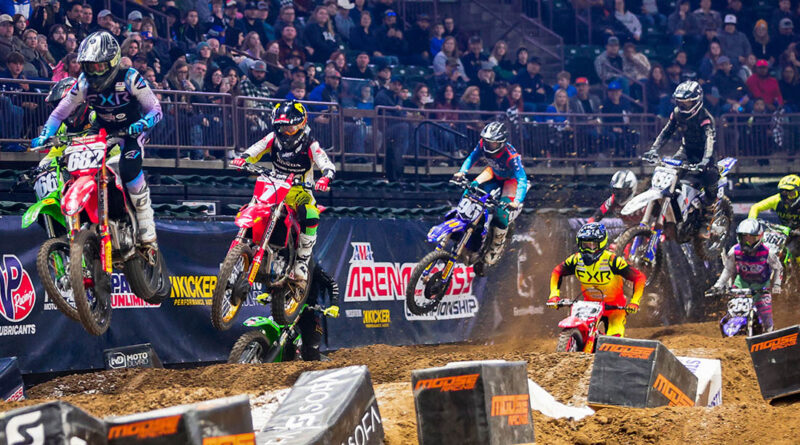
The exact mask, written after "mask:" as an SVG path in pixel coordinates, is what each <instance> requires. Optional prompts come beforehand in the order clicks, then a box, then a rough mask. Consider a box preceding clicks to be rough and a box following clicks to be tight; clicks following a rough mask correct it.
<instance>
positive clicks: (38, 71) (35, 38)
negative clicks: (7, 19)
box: [22, 29, 53, 79]
mask: <svg viewBox="0 0 800 445" xmlns="http://www.w3.org/2000/svg"><path fill="white" fill-rule="evenodd" d="M22 41H23V42H24V43H25V47H26V49H27V50H28V51H30V52H31V54H33V58H31V59H30V60H28V59H27V57H26V60H25V61H26V62H27V63H30V64H31V65H33V67H34V69H35V74H34V77H39V78H42V79H49V78H50V77H52V75H53V69H52V68H50V64H49V63H48V61H47V59H45V57H44V56H43V55H42V53H41V52H39V51H38V46H39V33H38V32H36V30H35V29H26V30H25V34H23V35H22Z"/></svg>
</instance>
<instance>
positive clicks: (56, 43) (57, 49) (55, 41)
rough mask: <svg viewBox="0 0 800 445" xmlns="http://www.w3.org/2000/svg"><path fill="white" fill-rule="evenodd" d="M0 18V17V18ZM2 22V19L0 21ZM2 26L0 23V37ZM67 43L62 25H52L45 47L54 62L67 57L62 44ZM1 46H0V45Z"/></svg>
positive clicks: (0, 58)
mask: <svg viewBox="0 0 800 445" xmlns="http://www.w3.org/2000/svg"><path fill="white" fill-rule="evenodd" d="M0 17H1V16H0ZM0 22H2V19H0ZM2 28H3V25H2V24H1V23H0V35H2V33H3V31H2ZM66 42H67V31H66V29H65V28H64V25H60V24H59V25H53V26H52V27H51V28H50V36H49V39H48V40H47V46H48V47H49V48H50V54H52V55H53V58H54V59H56V60H61V59H63V58H64V56H66V55H67V49H66V47H65V46H64V44H65V43H66ZM0 45H2V44H0ZM2 57H3V56H2V50H0V62H2Z"/></svg>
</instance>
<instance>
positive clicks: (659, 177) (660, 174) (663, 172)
mask: <svg viewBox="0 0 800 445" xmlns="http://www.w3.org/2000/svg"><path fill="white" fill-rule="evenodd" d="M676 176H678V172H677V171H676V170H675V169H673V168H666V167H656V169H655V171H654V172H653V181H652V187H653V188H654V189H657V190H666V189H668V188H670V187H672V184H673V182H675V177H676Z"/></svg>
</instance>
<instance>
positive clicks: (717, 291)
mask: <svg viewBox="0 0 800 445" xmlns="http://www.w3.org/2000/svg"><path fill="white" fill-rule="evenodd" d="M724 293H725V288H723V287H721V286H714V287H712V288H711V289H709V290H707V291H706V292H705V296H706V297H718V296H720V295H722V294H724Z"/></svg>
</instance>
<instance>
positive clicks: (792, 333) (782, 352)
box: [747, 326, 800, 400]
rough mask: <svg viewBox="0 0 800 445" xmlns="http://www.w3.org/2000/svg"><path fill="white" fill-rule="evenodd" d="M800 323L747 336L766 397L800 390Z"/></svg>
mask: <svg viewBox="0 0 800 445" xmlns="http://www.w3.org/2000/svg"><path fill="white" fill-rule="evenodd" d="M798 334H800V326H790V327H788V328H784V329H781V330H778V331H772V332H769V333H766V334H761V335H755V336H753V337H748V338H747V348H748V349H749V350H750V358H751V359H752V360H753V367H754V368H755V370H756V377H757V378H758V386H759V388H761V395H762V396H763V397H764V399H765V400H773V399H777V398H780V397H784V396H788V395H792V394H797V393H800V346H799V345H798V343H797V336H798Z"/></svg>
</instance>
